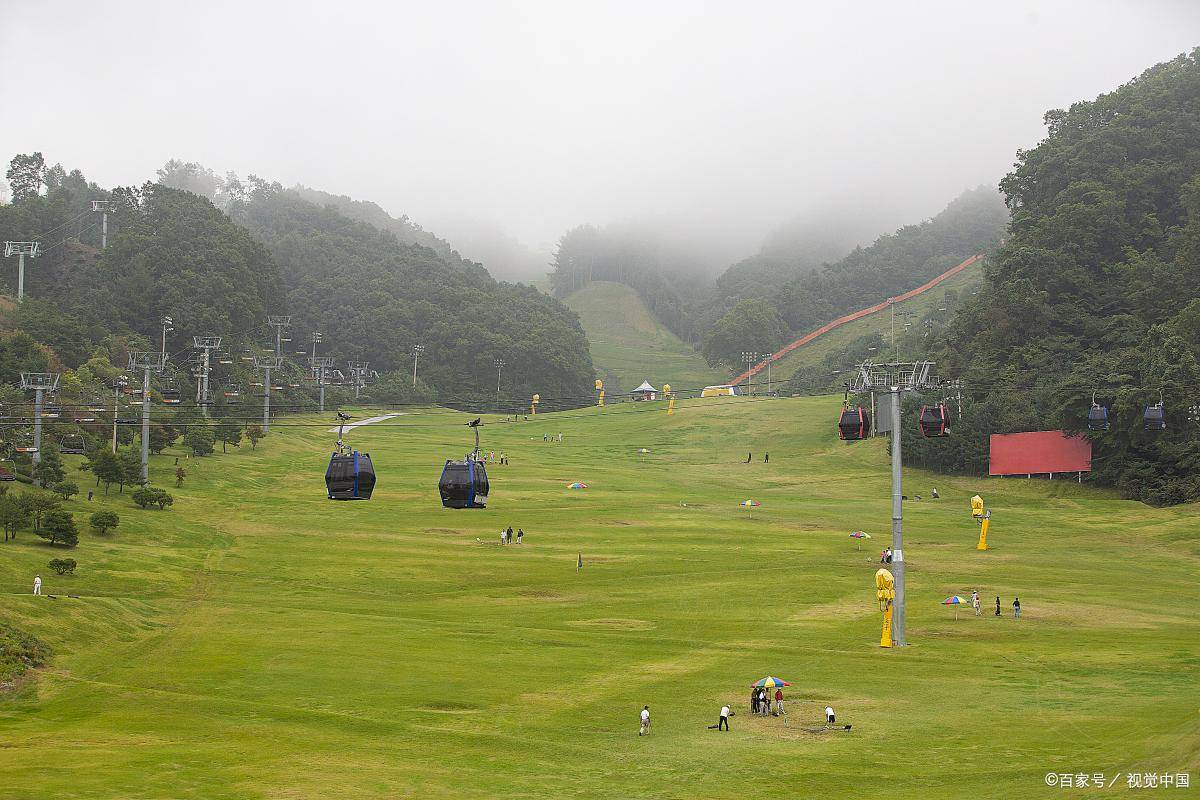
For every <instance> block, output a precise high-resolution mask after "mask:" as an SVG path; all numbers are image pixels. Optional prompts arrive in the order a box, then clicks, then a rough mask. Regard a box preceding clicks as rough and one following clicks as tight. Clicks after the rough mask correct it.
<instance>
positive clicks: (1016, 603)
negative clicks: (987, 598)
mask: <svg viewBox="0 0 1200 800" xmlns="http://www.w3.org/2000/svg"><path fill="white" fill-rule="evenodd" d="M1020 618H1021V598H1019V597H1014V598H1013V619H1020Z"/></svg>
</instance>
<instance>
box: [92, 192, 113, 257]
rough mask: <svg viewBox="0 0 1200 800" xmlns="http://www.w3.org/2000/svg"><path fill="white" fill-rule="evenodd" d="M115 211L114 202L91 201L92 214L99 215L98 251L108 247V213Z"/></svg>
mask: <svg viewBox="0 0 1200 800" xmlns="http://www.w3.org/2000/svg"><path fill="white" fill-rule="evenodd" d="M116 210H117V201H116V200H93V201H92V213H94V214H95V213H99V214H100V249H101V250H103V249H105V248H106V247H108V212H110V211H116Z"/></svg>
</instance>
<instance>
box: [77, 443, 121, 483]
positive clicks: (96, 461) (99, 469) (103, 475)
mask: <svg viewBox="0 0 1200 800" xmlns="http://www.w3.org/2000/svg"><path fill="white" fill-rule="evenodd" d="M83 467H84V468H87V469H89V470H91V472H92V474H93V475H95V476H96V485H97V486H99V485H100V484H101V483H103V484H104V493H105V494H108V487H109V486H112V485H113V484H114V483H123V482H122V478H121V462H120V460H119V459H118V458H117V456H116V454H114V453H113V452H112V451H111V450H109V449H108V448H107V447H102V448H100V449H99V450H96V451H95V452H93V453H92V454H91V455H90V456H89V457H88V460H87V462H86V463H85V464H84V465H83Z"/></svg>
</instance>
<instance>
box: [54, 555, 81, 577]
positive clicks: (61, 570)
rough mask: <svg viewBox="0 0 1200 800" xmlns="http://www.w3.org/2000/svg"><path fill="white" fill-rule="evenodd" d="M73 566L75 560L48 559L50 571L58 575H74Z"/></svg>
mask: <svg viewBox="0 0 1200 800" xmlns="http://www.w3.org/2000/svg"><path fill="white" fill-rule="evenodd" d="M75 566H76V564H75V559H73V558H52V559H50V569H52V570H54V571H55V572H57V573H58V574H59V575H74V574H75Z"/></svg>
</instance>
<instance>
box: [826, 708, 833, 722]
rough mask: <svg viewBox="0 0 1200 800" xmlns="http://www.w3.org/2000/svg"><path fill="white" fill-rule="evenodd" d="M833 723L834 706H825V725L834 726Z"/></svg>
mask: <svg viewBox="0 0 1200 800" xmlns="http://www.w3.org/2000/svg"><path fill="white" fill-rule="evenodd" d="M833 722H834V720H833V706H825V724H826V725H832V724H833Z"/></svg>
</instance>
